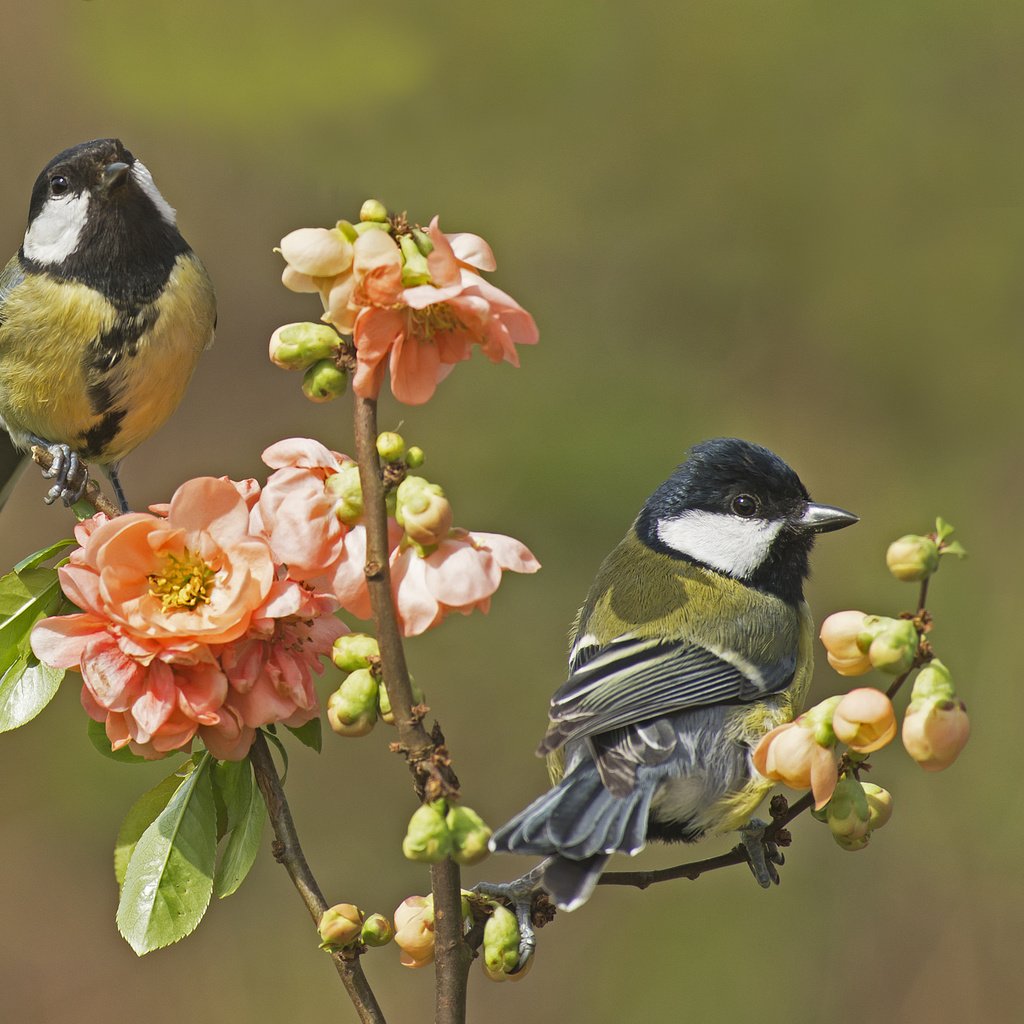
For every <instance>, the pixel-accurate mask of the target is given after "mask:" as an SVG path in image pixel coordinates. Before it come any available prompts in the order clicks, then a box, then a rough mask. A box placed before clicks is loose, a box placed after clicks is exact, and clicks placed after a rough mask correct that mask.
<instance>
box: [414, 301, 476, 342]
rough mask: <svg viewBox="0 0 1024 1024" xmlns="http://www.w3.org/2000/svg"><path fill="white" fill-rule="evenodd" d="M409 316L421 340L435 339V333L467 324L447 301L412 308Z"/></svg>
mask: <svg viewBox="0 0 1024 1024" xmlns="http://www.w3.org/2000/svg"><path fill="white" fill-rule="evenodd" d="M409 316H410V320H411V322H412V328H413V334H414V335H415V336H416V338H417V339H418V340H420V341H433V340H434V335H435V334H444V333H445V332H446V331H454V330H456V329H458V328H460V327H461V328H465V326H466V325H465V324H464V323H463V322H462V321H461V320H460V319H459V318H458V317H457V316H456V315H455V310H454V309H452V307H451V306H450V305H448V303H447V302H435V303H434V304H433V305H430V306H426V307H425V308H423V309H411V310H409Z"/></svg>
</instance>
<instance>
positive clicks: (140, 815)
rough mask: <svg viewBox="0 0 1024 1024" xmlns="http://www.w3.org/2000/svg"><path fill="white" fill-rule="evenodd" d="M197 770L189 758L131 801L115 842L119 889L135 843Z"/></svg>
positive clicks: (116, 876)
mask: <svg viewBox="0 0 1024 1024" xmlns="http://www.w3.org/2000/svg"><path fill="white" fill-rule="evenodd" d="M97 724H98V723H97ZM133 756H134V755H133ZM194 769H195V765H194V764H193V762H192V761H186V762H185V763H184V764H183V765H182V766H181V767H180V768H179V769H178V770H177V771H176V772H174V774H173V775H168V776H167V778H166V779H164V780H163V782H160V783H158V784H157V785H156V786H154V787H153V788H152V789H151V790H149V791H148V792H146V793H143V794H142V796H140V797H139V799H138V800H136V801H135V803H133V804H132V806H131V808H130V809H129V811H128V813H127V814H126V815H125V819H124V821H123V822H121V828H120V829H119V830H118V833H117V841H116V842H115V844H114V877H115V878H116V879H117V884H118V888H120V887H121V886H122V885H124V876H125V873H126V872H127V870H128V862H129V861H130V860H131V859H132V854H133V853H134V852H135V846H136V844H137V843H138V841H139V839H141V838H142V834H143V832H145V831H146V829H147V828H149V826H150V825H152V824H153V822H154V821H156V819H157V816H158V815H159V814H160V812H161V811H162V810H163V809H164V808H165V807H166V806H167V804H168V803H169V802H170V800H171V797H172V796H174V794H175V793H176V792H177V791H178V787H179V786H180V785H181V784H182V782H183V781H184V780H185V778H186V777H187V776H188V775H189V774H191V772H192V771H193V770H194Z"/></svg>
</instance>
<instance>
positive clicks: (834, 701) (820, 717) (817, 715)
mask: <svg viewBox="0 0 1024 1024" xmlns="http://www.w3.org/2000/svg"><path fill="white" fill-rule="evenodd" d="M842 699H843V698H842V696H841V695H837V696H835V697H826V698H825V699H824V700H823V701H819V702H818V703H817V704H815V705H814V707H812V708H808V709H807V710H806V711H805V712H804V713H803V714H802V715H801V716H800V717H799V719H797V721H799V722H800V724H801V725H802V726H803V727H804V728H805V729H810V730H811V735H812V736H814V741H815V742H816V743H817V744H818V745H819V746H822V747H834V746H835V745H836V734H835V730H834V729H833V728H832V716H833V715H834V714H835V711H836V708H837V707H838V706H839V703H840V701H842Z"/></svg>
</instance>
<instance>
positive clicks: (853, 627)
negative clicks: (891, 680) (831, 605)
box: [820, 611, 871, 676]
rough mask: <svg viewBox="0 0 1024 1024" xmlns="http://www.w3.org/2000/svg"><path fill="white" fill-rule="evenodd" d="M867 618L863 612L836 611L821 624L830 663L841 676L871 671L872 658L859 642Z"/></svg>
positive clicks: (822, 636)
mask: <svg viewBox="0 0 1024 1024" xmlns="http://www.w3.org/2000/svg"><path fill="white" fill-rule="evenodd" d="M866 618H867V616H866V615H865V614H864V613H863V612H858V611H846V612H836V613H835V614H834V615H830V616H829V617H828V618H827V619H826V620H825V621H824V622H823V623H822V624H821V634H820V635H821V642H822V644H823V645H824V647H825V651H826V657H827V658H828V663H829V664H830V665H831V666H832V667H833V668H834V669H835V670H836V671H837V672H838V673H839V674H840V675H841V676H861V675H863V674H864V673H865V672H870V671H871V659H870V658H869V657H868V656H867V654H866V653H865V652H864V651H862V650H861V649H860V647H859V645H858V643H857V638H858V637H859V636H860V634H861V633H862V632H863V629H864V620H865V619H866Z"/></svg>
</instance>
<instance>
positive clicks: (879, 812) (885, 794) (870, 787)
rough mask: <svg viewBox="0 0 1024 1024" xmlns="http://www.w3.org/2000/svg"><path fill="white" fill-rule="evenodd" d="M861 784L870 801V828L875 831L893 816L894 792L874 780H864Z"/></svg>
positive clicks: (865, 795)
mask: <svg viewBox="0 0 1024 1024" xmlns="http://www.w3.org/2000/svg"><path fill="white" fill-rule="evenodd" d="M861 786H862V787H863V789H864V797H865V799H866V800H867V802H868V828H869V829H871V831H872V832H873V831H874V830H875V829H876V828H881V827H882V826H883V825H884V824H885V823H886V822H887V821H888V820H889V819H890V818H891V817H892V793H890V792H889V791H888V790H887V789H882V787H881V786H876V785H875V784H874V783H873V782H862V783H861Z"/></svg>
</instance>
